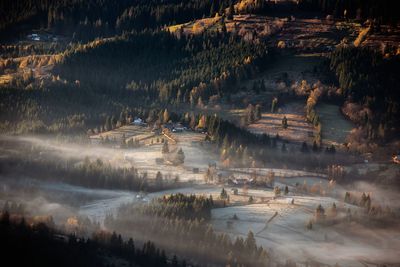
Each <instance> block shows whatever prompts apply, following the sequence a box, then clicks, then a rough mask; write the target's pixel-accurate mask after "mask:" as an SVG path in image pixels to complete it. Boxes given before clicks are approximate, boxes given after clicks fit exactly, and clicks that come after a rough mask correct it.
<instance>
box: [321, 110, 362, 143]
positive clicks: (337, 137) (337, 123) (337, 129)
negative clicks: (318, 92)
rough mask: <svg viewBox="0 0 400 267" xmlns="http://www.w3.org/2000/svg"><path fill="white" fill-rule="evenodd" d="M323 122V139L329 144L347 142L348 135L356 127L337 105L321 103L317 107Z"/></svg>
mask: <svg viewBox="0 0 400 267" xmlns="http://www.w3.org/2000/svg"><path fill="white" fill-rule="evenodd" d="M316 110H317V114H318V115H319V117H320V120H321V123H322V139H323V141H324V142H326V143H328V144H334V145H339V144H343V143H344V142H346V137H347V136H348V134H349V133H350V131H351V130H352V129H353V128H354V125H353V124H352V123H351V122H350V121H349V120H347V119H346V118H345V117H344V116H343V115H342V113H341V112H340V108H339V107H338V106H336V105H332V104H325V103H321V104H318V105H317V107H316Z"/></svg>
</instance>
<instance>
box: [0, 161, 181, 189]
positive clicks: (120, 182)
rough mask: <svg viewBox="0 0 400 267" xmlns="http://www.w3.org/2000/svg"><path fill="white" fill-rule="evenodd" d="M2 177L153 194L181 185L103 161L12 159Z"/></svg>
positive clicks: (6, 162) (2, 169) (2, 166)
mask: <svg viewBox="0 0 400 267" xmlns="http://www.w3.org/2000/svg"><path fill="white" fill-rule="evenodd" d="M36 156H37V155H36ZM0 167H1V168H0V169H1V171H0V174H4V175H22V176H27V177H30V178H34V179H37V180H39V181H51V182H63V183H68V184H72V185H77V186H84V187H88V188H104V189H120V190H132V191H140V190H142V191H147V192H154V191H160V190H166V189H171V188H176V187H177V186H179V184H176V183H168V182H162V183H160V182H157V181H156V180H154V179H148V177H147V174H146V173H144V174H139V172H138V170H137V169H135V168H134V167H131V168H115V167H112V166H111V165H110V164H108V163H104V162H103V161H101V160H100V159H97V160H94V161H90V160H89V159H86V160H84V161H83V162H82V163H77V162H75V161H71V162H68V161H62V160H60V159H58V160H57V161H50V160H44V159H38V160H34V159H30V158H9V159H8V160H3V161H1V162H0Z"/></svg>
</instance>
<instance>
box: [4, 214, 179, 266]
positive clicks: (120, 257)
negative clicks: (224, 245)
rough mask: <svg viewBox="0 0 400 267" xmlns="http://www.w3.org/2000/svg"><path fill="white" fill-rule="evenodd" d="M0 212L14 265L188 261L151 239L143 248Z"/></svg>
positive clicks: (109, 236)
mask: <svg viewBox="0 0 400 267" xmlns="http://www.w3.org/2000/svg"><path fill="white" fill-rule="evenodd" d="M10 218H11V216H10V214H9V213H8V212H7V211H5V212H2V213H0V240H1V245H0V247H1V251H2V255H3V256H2V261H3V262H4V263H10V264H12V265H13V266H44V267H45V266H65V267H70V266H82V267H83V266H84V267H90V266H93V267H94V266H96V267H98V266H100V267H101V266H104V267H106V266H114V264H113V262H117V261H123V262H126V263H127V264H129V265H131V266H138V267H139V266H140V267H146V266H152V267H153V266H157V267H161V266H165V267H167V266H171V267H178V266H179V267H185V266H187V265H186V263H185V261H180V260H179V261H178V259H177V257H176V256H174V257H173V258H170V259H169V258H168V257H167V256H166V254H165V252H164V251H163V250H160V249H158V248H156V247H155V245H154V243H152V242H150V241H148V242H146V243H145V244H144V245H143V247H142V248H138V247H136V246H135V243H134V242H133V240H132V239H129V240H128V241H124V240H123V239H122V238H121V235H117V234H116V233H115V232H114V233H112V234H111V233H106V232H98V233H95V234H93V237H92V238H85V237H76V236H74V235H69V234H68V233H64V232H62V231H60V230H56V229H54V228H51V227H49V226H47V225H46V224H44V223H38V224H33V225H31V224H28V223H26V220H25V218H23V217H22V218H21V219H19V220H18V221H14V220H12V219H10Z"/></svg>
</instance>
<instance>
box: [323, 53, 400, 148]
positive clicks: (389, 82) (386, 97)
mask: <svg viewBox="0 0 400 267" xmlns="http://www.w3.org/2000/svg"><path fill="white" fill-rule="evenodd" d="M330 66H331V69H332V71H334V72H335V73H336V75H337V78H338V81H339V85H340V87H341V88H342V89H343V96H344V97H345V98H346V99H347V100H349V101H350V102H354V103H357V104H359V105H360V106H364V107H367V108H368V109H370V110H371V111H372V112H371V113H370V114H368V113H366V114H365V115H364V117H363V118H361V119H360V120H359V121H360V122H361V124H362V126H364V128H365V130H366V133H367V136H368V138H369V139H370V140H374V139H379V140H382V141H385V140H390V138H392V137H395V136H396V134H398V131H399V125H400V120H399V118H400V109H399V103H400V91H399V90H398V84H399V82H400V77H399V75H398V70H399V69H400V58H399V56H393V57H390V58H384V57H383V56H382V55H381V54H379V53H377V52H374V51H371V50H370V49H368V48H357V47H345V46H344V47H340V48H338V49H337V50H335V51H334V52H333V53H332V55H331V64H330ZM383 77H384V78H383Z"/></svg>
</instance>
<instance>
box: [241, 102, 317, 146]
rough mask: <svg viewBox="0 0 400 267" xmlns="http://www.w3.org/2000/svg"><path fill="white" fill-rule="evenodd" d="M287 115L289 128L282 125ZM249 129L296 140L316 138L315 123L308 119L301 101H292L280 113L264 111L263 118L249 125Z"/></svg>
mask: <svg viewBox="0 0 400 267" xmlns="http://www.w3.org/2000/svg"><path fill="white" fill-rule="evenodd" d="M284 116H286V118H287V120H288V128H286V129H284V128H283V126H282V119H283V117H284ZM248 129H249V131H251V132H253V133H257V134H263V133H266V134H270V135H271V136H275V135H276V134H279V136H280V137H282V138H284V139H286V140H289V141H296V142H303V141H306V142H308V143H312V142H313V140H314V133H315V129H314V127H313V125H312V124H311V123H309V122H307V121H306V118H305V116H304V111H303V104H302V103H301V102H291V103H290V104H287V105H285V106H284V107H282V109H281V110H280V111H279V112H278V113H263V114H262V118H261V120H259V121H258V122H256V123H254V124H250V125H249V126H248Z"/></svg>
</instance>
